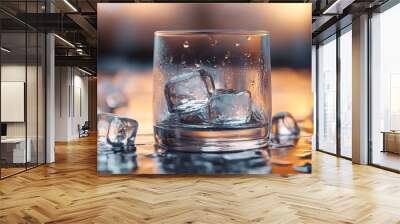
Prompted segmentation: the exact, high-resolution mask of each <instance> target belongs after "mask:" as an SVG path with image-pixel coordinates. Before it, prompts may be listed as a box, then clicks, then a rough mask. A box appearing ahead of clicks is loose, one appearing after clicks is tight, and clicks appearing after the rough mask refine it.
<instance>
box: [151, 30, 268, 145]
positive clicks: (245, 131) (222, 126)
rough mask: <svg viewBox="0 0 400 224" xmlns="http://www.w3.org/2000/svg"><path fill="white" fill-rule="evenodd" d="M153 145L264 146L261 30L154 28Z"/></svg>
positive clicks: (265, 106)
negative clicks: (171, 29)
mask: <svg viewBox="0 0 400 224" xmlns="http://www.w3.org/2000/svg"><path fill="white" fill-rule="evenodd" d="M153 82H154V95H153V122H154V136H155V142H156V145H158V146H159V147H161V148H164V149H167V150H182V151H190V152H194V151H195V152H196V151H197V152H199V151H200V152H201V151H211V152H221V151H238V150H246V149H253V148H260V147H265V146H267V145H268V142H269V135H270V127H271V65H270V43H269V34H268V32H266V31H243V30H181V31H157V32H155V38H154V81H153Z"/></svg>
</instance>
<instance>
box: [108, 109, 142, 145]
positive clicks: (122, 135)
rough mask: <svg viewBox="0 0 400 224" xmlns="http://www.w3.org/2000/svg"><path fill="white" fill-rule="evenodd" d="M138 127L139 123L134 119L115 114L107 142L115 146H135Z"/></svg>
mask: <svg viewBox="0 0 400 224" xmlns="http://www.w3.org/2000/svg"><path fill="white" fill-rule="evenodd" d="M137 128H138V123H137V121H135V120H134V119H130V118H126V117H119V116H115V117H113V119H112V120H111V122H110V125H109V128H108V133H107V142H108V143H109V144H110V145H112V146H114V147H125V146H133V145H134V144H135V138H136V132H137Z"/></svg>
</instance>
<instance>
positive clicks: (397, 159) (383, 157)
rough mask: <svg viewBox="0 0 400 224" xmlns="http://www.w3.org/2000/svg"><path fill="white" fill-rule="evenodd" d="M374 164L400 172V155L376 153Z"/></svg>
mask: <svg viewBox="0 0 400 224" xmlns="http://www.w3.org/2000/svg"><path fill="white" fill-rule="evenodd" d="M372 159H373V163H374V164H376V165H379V166H384V167H388V168H390V169H395V170H399V171H400V155H399V154H395V153H392V152H381V151H378V150H376V151H374V154H373V157H372Z"/></svg>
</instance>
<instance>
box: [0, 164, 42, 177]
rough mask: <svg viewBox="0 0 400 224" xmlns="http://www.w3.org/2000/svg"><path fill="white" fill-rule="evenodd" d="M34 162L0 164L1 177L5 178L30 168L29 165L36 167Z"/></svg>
mask: <svg viewBox="0 0 400 224" xmlns="http://www.w3.org/2000/svg"><path fill="white" fill-rule="evenodd" d="M36 166H37V164H36V163H27V164H26V165H25V164H4V163H3V164H2V166H1V167H2V168H1V178H5V177H8V176H11V175H14V174H17V173H20V172H23V171H25V170H26V169H30V168H31V167H36Z"/></svg>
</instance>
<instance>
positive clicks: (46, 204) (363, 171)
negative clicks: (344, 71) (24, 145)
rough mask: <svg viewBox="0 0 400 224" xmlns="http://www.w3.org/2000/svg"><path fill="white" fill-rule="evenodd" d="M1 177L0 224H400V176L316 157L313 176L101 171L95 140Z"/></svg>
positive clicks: (60, 148)
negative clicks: (110, 174) (111, 174)
mask: <svg viewBox="0 0 400 224" xmlns="http://www.w3.org/2000/svg"><path fill="white" fill-rule="evenodd" d="M56 156H57V162H56V163H55V164H52V165H47V166H42V167H39V168H36V169H33V170H30V171H28V172H26V173H22V174H19V175H17V176H14V177H11V178H8V179H5V180H3V181H0V223H45V222H47V223H373V224H375V223H384V224H386V223H400V175H398V174H395V173H391V172H387V171H384V170H380V169H377V168H373V167H368V166H359V165H352V164H351V163H350V162H349V161H347V160H343V159H337V158H335V157H333V156H330V155H326V154H323V153H315V154H314V155H313V160H314V161H313V163H314V165H313V174H312V175H292V176H289V177H281V176H274V175H270V176H234V177H232V176H230V177H229V176H228V177H211V176H210V177H165V176H141V177H133V176H118V177H99V176H97V174H96V145H95V139H94V138H86V139H84V140H81V141H77V142H73V143H70V144H61V145H60V144H59V145H58V146H57V154H56Z"/></svg>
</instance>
